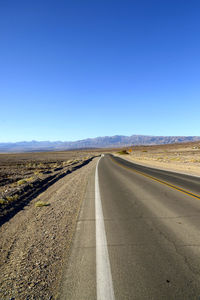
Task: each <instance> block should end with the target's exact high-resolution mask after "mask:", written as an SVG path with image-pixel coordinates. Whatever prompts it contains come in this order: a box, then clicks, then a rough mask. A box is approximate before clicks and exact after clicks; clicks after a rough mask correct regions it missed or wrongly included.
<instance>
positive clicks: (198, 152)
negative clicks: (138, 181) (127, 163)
mask: <svg viewBox="0 0 200 300" xmlns="http://www.w3.org/2000/svg"><path fill="white" fill-rule="evenodd" d="M126 149H127V150H128V152H129V150H130V152H129V154H128V155H121V156H122V157H126V158H128V159H130V160H131V161H133V162H135V163H140V164H143V165H145V166H150V167H155V168H160V169H166V170H172V171H176V172H182V173H187V174H191V175H197V176H200V142H192V143H180V144H166V145H153V146H135V147H134V146H133V147H130V148H126Z"/></svg>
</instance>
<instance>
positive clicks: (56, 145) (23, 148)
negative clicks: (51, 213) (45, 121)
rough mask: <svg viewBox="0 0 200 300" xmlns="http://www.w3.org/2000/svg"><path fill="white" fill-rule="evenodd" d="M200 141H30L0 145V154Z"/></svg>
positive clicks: (132, 138)
mask: <svg viewBox="0 0 200 300" xmlns="http://www.w3.org/2000/svg"><path fill="white" fill-rule="evenodd" d="M195 141H200V137H199V136H148V135H131V136H124V135H115V136H104V137H97V138H88V139H84V140H79V141H73V142H61V141H55V142H50V141H42V142H38V141H30V142H26V141H24V142H16V143H0V152H1V153H7V152H33V151H59V150H72V149H84V148H117V147H126V146H134V145H161V144H173V143H182V142H195Z"/></svg>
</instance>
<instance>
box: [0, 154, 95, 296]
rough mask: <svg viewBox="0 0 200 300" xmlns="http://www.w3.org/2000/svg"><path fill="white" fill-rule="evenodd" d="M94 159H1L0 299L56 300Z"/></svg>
mask: <svg viewBox="0 0 200 300" xmlns="http://www.w3.org/2000/svg"><path fill="white" fill-rule="evenodd" d="M98 155H99V151H98V150H96V151H91V150H90V151H66V152H45V153H43V152H42V153H23V154H0V199H1V200H0V224H1V227H0V236H1V241H0V252H1V255H0V274H1V275H0V299H3V300H7V299H15V300H16V299H19V300H21V299H56V294H57V288H58V286H59V282H60V278H61V275H62V267H63V264H64V263H66V261H67V255H68V251H69V249H70V244H71V241H72V238H73V232H74V229H75V224H76V218H77V216H78V213H79V209H80V205H81V201H82V199H83V197H84V192H85V189H86V185H87V178H88V174H89V173H90V171H91V169H92V167H93V165H94V164H95V161H96V159H97V158H96V157H97V156H98Z"/></svg>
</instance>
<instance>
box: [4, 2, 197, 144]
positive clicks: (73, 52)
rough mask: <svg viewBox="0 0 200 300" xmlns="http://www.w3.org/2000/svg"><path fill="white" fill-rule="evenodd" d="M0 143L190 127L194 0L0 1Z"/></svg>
mask: <svg viewBox="0 0 200 300" xmlns="http://www.w3.org/2000/svg"><path fill="white" fill-rule="evenodd" d="M0 104H1V105H0V112H1V117H0V142H7V141H21V140H33V139H35V140H52V141H53V140H77V139H83V138H87V137H96V136H104V135H115V134H123V135H131V134H147V135H200V1H199V0H197V1H193V0H187V1H184V0H180V1H177V0H157V1H154V0H139V1H138V0H137V1H136V0H130V1H127V0H124V1H122V0H121V1H118V0H112V1H111V0H105V1H104V0H84V1H83V0H79V1H76V0H73V1H72V0H70V1H69V0H59V1H56V0H54V1H53V0H34V1H27V0H24V1H21V0H18V1H16V0H10V1H8V0H1V1H0Z"/></svg>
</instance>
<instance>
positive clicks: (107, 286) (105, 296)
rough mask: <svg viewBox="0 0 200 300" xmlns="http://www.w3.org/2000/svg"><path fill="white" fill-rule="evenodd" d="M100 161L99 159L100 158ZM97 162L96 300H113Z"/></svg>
mask: <svg viewBox="0 0 200 300" xmlns="http://www.w3.org/2000/svg"><path fill="white" fill-rule="evenodd" d="M100 159H101V158H100ZM100 159H99V160H98V162H97V166H96V172H95V218H96V286H97V300H114V299H115V296H114V290H113V282H112V274H111V268H110V260H109V254H108V248H107V240H106V232H105V226H104V217H103V210H102V204H101V196H100V190H99V175H98V166H99V161H100Z"/></svg>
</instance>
